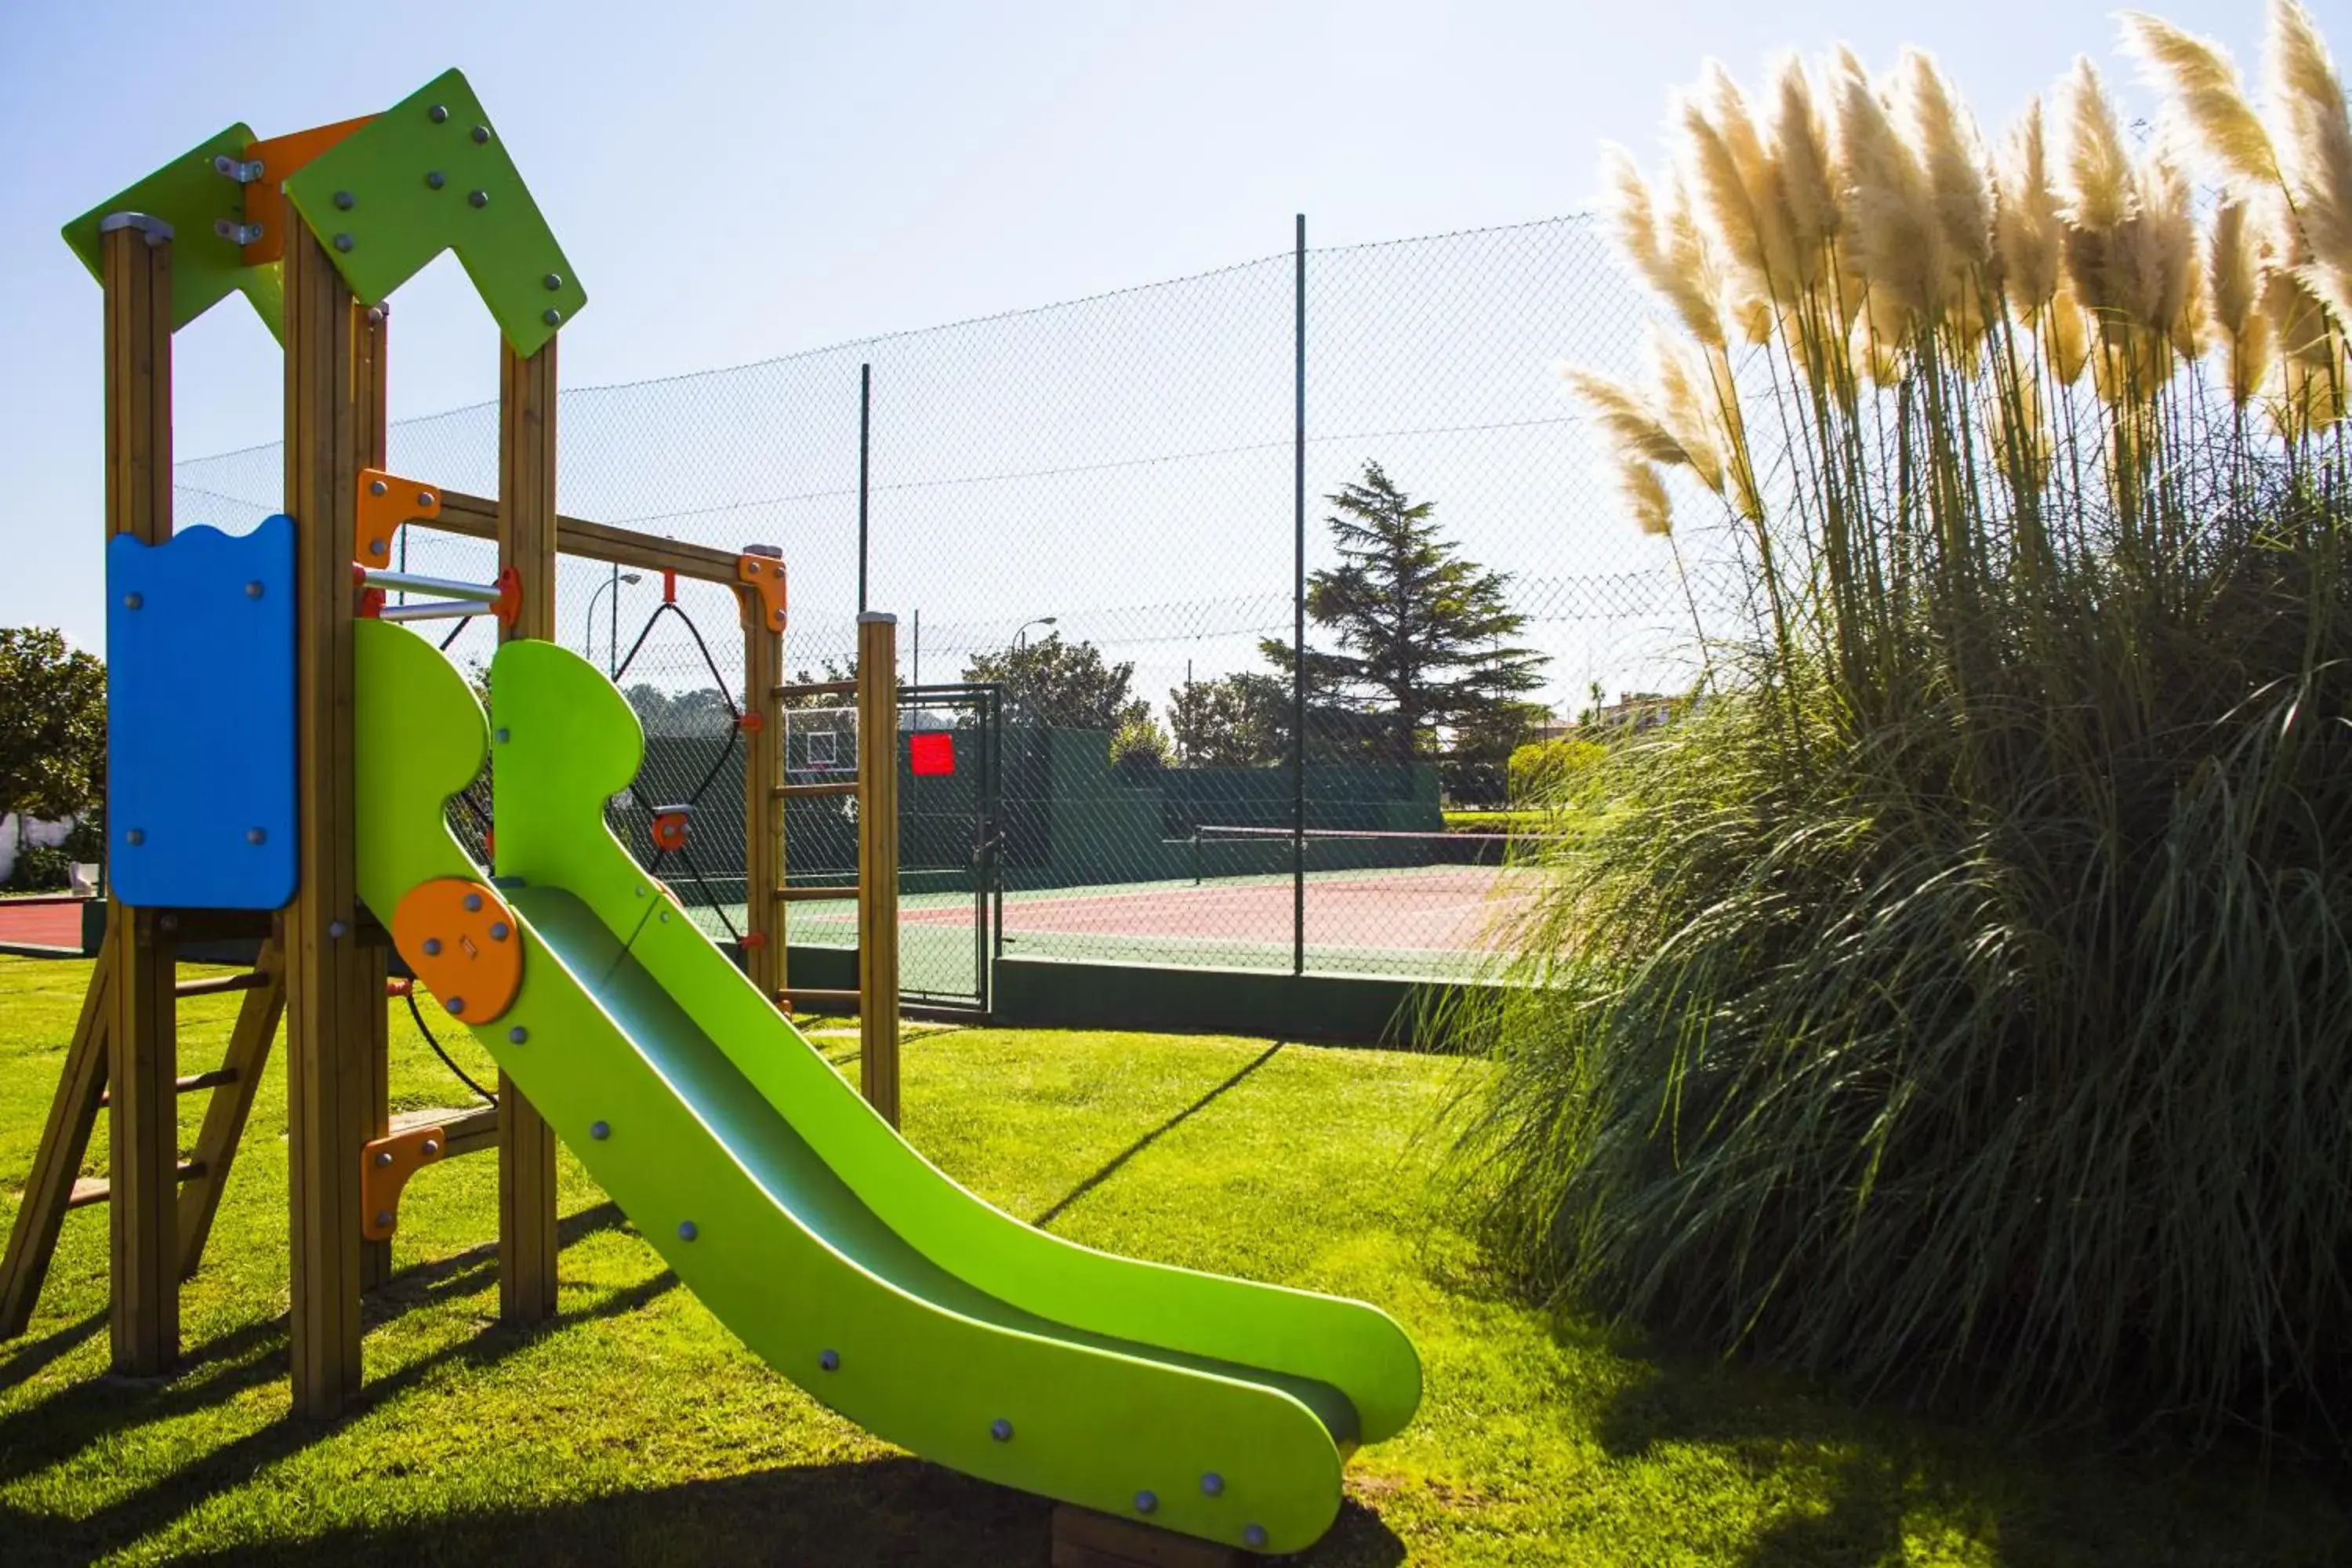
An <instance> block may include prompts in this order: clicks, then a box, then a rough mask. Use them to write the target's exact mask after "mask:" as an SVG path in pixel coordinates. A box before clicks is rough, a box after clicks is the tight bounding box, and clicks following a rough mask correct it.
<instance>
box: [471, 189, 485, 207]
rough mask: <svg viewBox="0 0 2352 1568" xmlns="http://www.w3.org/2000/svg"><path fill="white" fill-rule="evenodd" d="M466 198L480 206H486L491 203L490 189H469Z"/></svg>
mask: <svg viewBox="0 0 2352 1568" xmlns="http://www.w3.org/2000/svg"><path fill="white" fill-rule="evenodd" d="M466 200H467V201H468V202H470V203H472V204H473V205H476V206H478V207H486V206H488V205H490V193H489V192H488V191H467V193H466Z"/></svg>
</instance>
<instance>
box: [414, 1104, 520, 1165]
mask: <svg viewBox="0 0 2352 1568" xmlns="http://www.w3.org/2000/svg"><path fill="white" fill-rule="evenodd" d="M419 1127H438V1128H439V1129H441V1137H442V1144H441V1157H442V1158H443V1159H445V1160H454V1159H456V1158H457V1156H458V1155H460V1154H478V1153H480V1152H482V1151H483V1150H485V1149H495V1148H497V1147H498V1146H499V1108H498V1107H497V1106H495V1105H477V1106H473V1107H470V1108H468V1109H467V1110H440V1109H435V1110H404V1111H402V1112H401V1113H400V1114H399V1115H397V1116H395V1117H394V1118H393V1119H392V1124H391V1126H390V1127H389V1128H388V1129H387V1130H386V1131H388V1132H390V1133H394V1134H398V1133H402V1132H407V1131H414V1130H415V1129H416V1128H419Z"/></svg>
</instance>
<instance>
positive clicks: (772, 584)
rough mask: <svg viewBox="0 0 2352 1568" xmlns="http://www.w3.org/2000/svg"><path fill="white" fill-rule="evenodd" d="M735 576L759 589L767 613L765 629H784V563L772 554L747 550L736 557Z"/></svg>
mask: <svg viewBox="0 0 2352 1568" xmlns="http://www.w3.org/2000/svg"><path fill="white" fill-rule="evenodd" d="M735 577H736V580H737V581H738V582H740V583H744V584H749V585H750V586H751V587H752V588H755V589H757V590H758V591H759V595H760V603H761V606H762V608H763V609H764V610H765V612H766V615H767V622H766V625H765V626H764V628H763V629H764V630H767V631H772V632H780V631H782V630H783V629H784V563H782V561H780V560H778V559H776V558H775V557H774V556H772V555H759V554H754V553H753V552H751V551H749V550H747V551H745V552H743V553H742V554H740V555H738V556H737V557H735Z"/></svg>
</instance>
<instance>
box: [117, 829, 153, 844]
mask: <svg viewBox="0 0 2352 1568" xmlns="http://www.w3.org/2000/svg"><path fill="white" fill-rule="evenodd" d="M122 837H124V838H125V839H126V840H127V841H129V842H130V843H132V844H144V843H146V842H147V831H146V829H144V828H141V827H134V828H132V829H131V831H130V832H128V833H126V834H124V835H123V836H122Z"/></svg>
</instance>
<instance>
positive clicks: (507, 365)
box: [442, 338, 734, 1323]
mask: <svg viewBox="0 0 2352 1568" xmlns="http://www.w3.org/2000/svg"><path fill="white" fill-rule="evenodd" d="M556 342H557V340H555V339H552V338H551V339H549V340H548V342H547V343H546V344H545V345H544V346H543V347H541V349H540V351H539V352H538V353H535V354H531V355H530V356H529V357H525V356H523V355H521V354H518V353H515V352H514V349H513V347H512V345H510V344H509V343H507V342H503V341H501V342H499V511H498V522H499V566H500V567H501V568H509V569H511V570H512V571H513V572H514V573H515V574H516V576H517V577H518V578H519V579H520V582H521V584H522V610H521V613H520V615H519V616H517V617H516V618H515V620H514V623H513V624H512V625H511V626H508V627H507V630H506V635H507V637H509V638H514V637H542V638H550V639H551V638H553V637H554V636H555V556H556V549H557V526H556V519H555V414H556V404H555V347H556ZM448 511H449V507H448V500H447V497H446V495H445V496H444V498H443V501H442V515H443V516H445V517H446V516H447V515H448ZM733 570H734V569H733V563H732V562H731V561H730V563H729V580H730V581H732V580H733ZM495 700H496V699H495V697H494V698H493V701H494V702H495ZM554 1314H555V1133H554V1131H553V1130H552V1129H551V1128H550V1127H549V1126H548V1125H547V1123H546V1121H544V1120H542V1119H541V1116H540V1114H539V1112H538V1111H536V1110H532V1109H531V1104H530V1101H529V1100H525V1099H524V1098H523V1096H522V1091H521V1090H520V1089H518V1088H516V1087H515V1083H514V1080H513V1079H509V1078H508V1077H507V1076H506V1074H504V1073H500V1074H499V1316H500V1317H501V1318H503V1319H504V1320H505V1321H508V1322H509V1323H536V1322H540V1321H544V1320H545V1319H548V1318H551V1317H552V1316H554Z"/></svg>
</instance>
